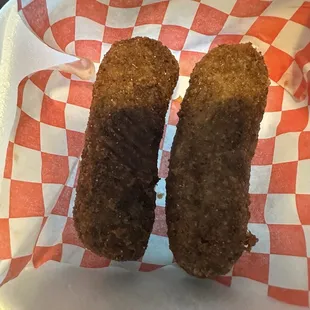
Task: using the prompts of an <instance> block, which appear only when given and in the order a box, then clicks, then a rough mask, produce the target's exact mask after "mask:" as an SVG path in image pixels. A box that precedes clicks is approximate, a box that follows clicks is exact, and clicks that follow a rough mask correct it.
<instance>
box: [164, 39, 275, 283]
mask: <svg viewBox="0 0 310 310" xmlns="http://www.w3.org/2000/svg"><path fill="white" fill-rule="evenodd" d="M268 85H269V80H268V72H267V68H266V66H265V63H264V60H263V57H262V55H261V54H260V53H259V52H257V51H256V50H255V49H254V48H253V47H252V46H251V44H238V45H222V46H219V47H217V48H215V49H213V50H212V51H210V52H209V53H208V54H207V55H206V56H204V57H203V58H202V60H201V61H200V62H199V63H198V64H197V65H196V67H195V68H194V71H193V72H192V74H191V77H190V86H189V88H188V89H187V92H186V95H185V98H184V100H183V103H182V105H181V111H180V112H179V117H180V119H179V123H178V125H177V133H176V136H175V139H174V143H173V146H172V151H171V159H170V171H169V175H168V178H167V205H166V215H167V225H168V236H169V241H170V249H171V250H172V252H173V254H174V256H175V260H176V262H177V263H178V264H179V265H180V266H181V267H182V268H183V269H184V270H185V271H187V272H188V273H189V274H191V275H193V276H196V277H201V278H205V277H213V276H217V275H223V274H226V273H227V272H228V271H229V270H230V269H231V267H232V266H233V264H234V263H235V262H236V261H237V260H238V258H239V257H240V256H241V254H242V253H243V251H244V250H250V248H251V246H253V245H254V244H255V243H256V238H255V236H253V235H251V234H250V233H249V232H248V231H247V224H248V221H249V216H250V214H249V210H248V206H249V204H250V200H249V194H248V191H249V179H250V167H251V159H252V157H253V155H254V152H255V148H256V145H257V140H258V131H259V128H260V122H261V120H262V117H263V114H264V109H265V105H266V98H267V93H268Z"/></svg>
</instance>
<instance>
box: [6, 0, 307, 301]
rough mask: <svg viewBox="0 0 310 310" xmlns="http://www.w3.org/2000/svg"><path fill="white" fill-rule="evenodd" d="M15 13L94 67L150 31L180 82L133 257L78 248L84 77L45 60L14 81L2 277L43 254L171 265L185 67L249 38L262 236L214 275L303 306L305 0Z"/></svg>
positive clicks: (133, 265)
mask: <svg viewBox="0 0 310 310" xmlns="http://www.w3.org/2000/svg"><path fill="white" fill-rule="evenodd" d="M18 10H19V13H20V15H21V16H22V18H23V20H24V21H25V23H26V24H27V25H28V27H29V28H30V29H31V30H32V31H33V32H34V33H35V34H36V35H37V37H38V38H40V39H41V40H42V41H43V42H45V43H46V44H48V45H49V46H51V47H52V48H54V49H56V50H59V51H62V52H64V53H69V54H72V55H76V56H78V57H81V58H87V59H90V60H92V61H94V62H96V63H98V62H99V61H100V60H101V59H102V57H103V56H104V54H105V53H106V52H107V50H108V49H109V48H110V46H111V44H112V43H113V42H115V41H117V40H120V39H126V38H130V37H134V36H148V37H151V38H154V39H159V40H160V41H162V42H163V43H164V44H165V45H166V46H168V47H169V48H170V49H171V51H172V53H173V54H174V56H175V57H176V58H177V60H178V61H179V64H180V78H179V82H178V85H177V87H176V90H175V92H174V95H173V98H172V101H171V104H170V106H169V110H168V113H167V116H166V125H165V130H164V135H163V139H162V142H161V145H160V150H159V158H158V167H159V176H160V177H161V180H160V181H159V183H158V185H157V187H156V191H157V193H158V195H157V200H156V205H157V207H156V209H155V213H156V220H155V223H154V227H153V231H152V234H151V237H150V240H149V245H148V248H147V250H146V253H145V255H144V256H143V258H142V259H141V260H140V261H138V262H125V263H118V262H114V261H109V260H108V259H106V258H102V257H98V256H96V255H94V254H93V253H91V252H90V251H88V250H86V249H85V248H84V247H83V245H82V244H81V242H80V241H79V239H78V237H77V234H76V231H75V229H74V225H73V219H72V208H73V205H74V199H75V195H76V189H75V186H76V181H77V176H78V170H79V169H78V167H79V158H80V155H81V151H82V149H83V143H84V131H85V128H86V125H87V120H88V114H89V107H90V104H91V98H92V82H90V81H83V80H81V79H79V78H78V77H77V76H75V75H73V74H70V72H69V73H68V72H64V71H60V70H57V69H55V68H54V69H48V70H43V71H39V72H35V73H33V74H30V75H29V76H27V77H25V78H24V79H23V80H22V81H21V83H20V85H19V87H18V102H17V113H16V120H15V123H14V126H13V129H12V133H11V138H10V141H9V144H8V149H7V157H6V167H5V172H4V178H3V182H2V190H1V197H0V283H2V284H4V283H6V282H8V281H9V280H11V279H13V278H15V277H16V276H18V275H19V273H20V272H21V271H22V270H23V269H24V268H25V267H26V266H34V267H35V268H37V267H39V266H41V265H42V264H43V263H45V262H46V261H48V260H55V261H59V262H63V263H69V264H73V265H77V266H81V267H89V268H100V267H108V266H120V267H124V268H126V269H130V270H139V271H151V270H154V269H157V268H160V267H161V266H165V265H169V264H172V263H173V256H172V253H171V252H170V250H169V242H168V238H167V228H166V224H165V178H166V176H167V172H168V162H169V156H170V148H171V145H172V141H173V137H174V134H175V132H176V124H177V122H178V116H177V112H178V110H179V108H180V104H181V101H182V97H183V96H184V94H185V91H186V88H187V86H188V81H189V75H190V73H191V71H192V69H193V67H194V65H195V63H196V62H197V61H199V60H200V59H201V57H202V56H203V55H205V53H207V52H208V51H209V50H210V49H212V48H214V47H215V46H217V45H219V44H223V43H228V44H231V43H240V42H249V41H250V42H252V43H253V44H254V45H255V46H256V47H257V48H258V49H259V50H260V51H261V52H262V53H263V55H264V58H265V61H266V64H267V66H268V69H269V75H270V78H271V86H270V87H269V94H268V102H267V107H266V112H265V115H264V119H263V121H262V124H261V131H260V134H259V142H258V146H257V150H256V154H255V157H254V159H253V162H252V173H251V185H250V195H251V205H250V211H251V219H250V223H249V229H250V230H251V231H252V232H253V233H254V234H255V235H256V236H257V237H258V238H259V240H260V241H259V243H258V244H257V245H256V246H255V247H254V248H253V250H252V252H251V253H244V255H243V256H242V257H241V258H240V260H239V261H238V262H237V263H236V265H235V266H234V267H233V269H232V270H231V272H230V273H229V274H227V275H225V276H221V277H218V278H217V279H216V280H217V281H219V282H221V283H223V284H225V285H227V286H237V285H238V281H237V279H238V277H245V278H249V279H252V280H255V281H259V282H261V283H262V284H263V285H262V286H261V290H262V292H260V294H265V295H268V296H271V297H273V298H276V299H278V300H281V301H284V302H287V303H291V304H296V305H301V306H309V300H308V299H309V282H310V272H309V271H310V123H309V106H308V103H309V95H308V93H309V94H310V86H309V85H310V83H309V78H310V73H309V72H310V29H309V28H310V3H308V2H303V1H299V0H290V1H289V0H287V1H284V0H279V1H260V0H230V1H218V0H201V1H177V0H175V1H154V0H127V1H124V0H66V1H65V0H18ZM85 70H86V69H85ZM67 71H68V70H67ZM69 71H70V70H69ZM82 71H83V70H81V74H80V76H83V72H82Z"/></svg>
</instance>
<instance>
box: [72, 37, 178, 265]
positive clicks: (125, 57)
mask: <svg viewBox="0 0 310 310" xmlns="http://www.w3.org/2000/svg"><path fill="white" fill-rule="evenodd" d="M178 71H179V68H178V63H177V61H176V60H175V58H174V57H173V55H172V54H171V52H170V51H169V50H168V48H166V47H164V46H163V45H162V44H161V43H160V42H158V41H155V40H151V39H148V38H134V39H130V40H124V41H120V42H117V43H115V44H113V45H112V47H111V49H110V50H109V52H108V53H107V54H106V56H105V57H104V59H103V61H102V63H101V65H100V68H99V71H98V73H97V79H96V82H95V84H94V89H93V100H92V105H91V109H90V116H89V121H88V126H87V130H86V135H85V147H84V150H83V154H82V161H81V169H80V175H79V179H78V185H77V196H76V202H75V208H74V212H73V215H74V222H75V227H76V230H77V232H78V235H79V238H80V239H81V241H82V242H83V244H84V245H85V247H86V248H88V249H89V250H91V251H92V252H94V253H95V254H97V255H100V256H105V257H107V258H109V259H114V260H137V259H139V258H140V257H141V256H142V255H143V254H144V251H145V249H146V246H147V243H148V239H149V236H150V233H151V231H152V226H153V222H154V209H155V192H154V187H155V185H156V183H157V181H158V176H157V154H158V147H159V143H160V139H161V137H162V133H163V127H164V121H165V114H166V111H167V108H168V103H169V100H170V97H171V95H172V92H173V89H174V87H175V85H176V82H177V78H178Z"/></svg>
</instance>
